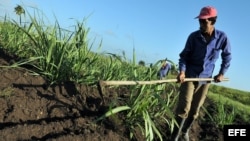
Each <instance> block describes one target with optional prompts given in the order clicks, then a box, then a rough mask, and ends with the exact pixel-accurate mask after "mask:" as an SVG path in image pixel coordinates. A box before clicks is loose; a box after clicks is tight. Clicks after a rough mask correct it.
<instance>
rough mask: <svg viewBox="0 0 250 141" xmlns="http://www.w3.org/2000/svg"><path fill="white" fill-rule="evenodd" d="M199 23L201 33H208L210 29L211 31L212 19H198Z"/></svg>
mask: <svg viewBox="0 0 250 141" xmlns="http://www.w3.org/2000/svg"><path fill="white" fill-rule="evenodd" d="M199 23H200V30H201V32H203V33H209V32H210V31H211V29H213V24H212V23H213V21H212V19H210V18H208V19H199Z"/></svg>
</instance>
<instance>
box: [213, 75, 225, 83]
mask: <svg viewBox="0 0 250 141" xmlns="http://www.w3.org/2000/svg"><path fill="white" fill-rule="evenodd" d="M223 79H224V76H223V74H218V75H215V76H214V82H215V83H219V82H221V81H222V80H223Z"/></svg>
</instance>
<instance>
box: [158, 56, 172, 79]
mask: <svg viewBox="0 0 250 141" xmlns="http://www.w3.org/2000/svg"><path fill="white" fill-rule="evenodd" d="M170 69H171V64H170V63H168V62H167V59H165V60H162V61H161V68H160V70H159V72H158V76H159V79H160V80H162V79H163V78H164V77H166V76H167V75H168V72H169V71H170Z"/></svg>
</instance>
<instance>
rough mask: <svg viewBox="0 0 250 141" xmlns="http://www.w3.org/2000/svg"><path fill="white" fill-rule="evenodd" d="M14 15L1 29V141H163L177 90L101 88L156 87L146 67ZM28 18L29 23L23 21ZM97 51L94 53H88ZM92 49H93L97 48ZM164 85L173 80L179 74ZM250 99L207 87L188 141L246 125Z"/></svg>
mask: <svg viewBox="0 0 250 141" xmlns="http://www.w3.org/2000/svg"><path fill="white" fill-rule="evenodd" d="M15 10H19V11H16V12H17V14H18V15H19V16H20V21H18V22H16V21H13V20H12V19H9V18H8V17H4V18H3V19H1V22H0V78H1V79H0V106H1V109H0V139H1V140H3V141H52V140H56V141H68V140H72V141H153V140H154V141H158V140H159V141H167V140H169V137H170V135H171V131H172V129H173V126H174V122H175V121H174V116H173V110H174V106H175V103H176V101H177V98H178V87H179V84H178V83H164V84H150V85H132V86H124V85H122V86H103V85H100V83H99V81H100V80H106V81H109V80H119V81H123V80H133V81H138V80H139V81H151V80H158V77H157V72H158V70H159V62H160V61H161V60H159V61H158V62H155V63H152V64H150V65H149V66H147V65H145V62H144V61H143V60H140V61H139V63H138V61H137V60H136V53H135V51H134V50H133V57H132V59H131V60H130V59H128V58H127V57H126V54H125V53H123V54H122V55H119V54H113V53H102V52H100V50H101V46H102V41H100V43H93V42H94V41H93V42H92V40H90V39H89V38H88V36H87V35H88V32H89V28H87V27H85V26H84V25H85V24H84V22H85V21H83V22H77V23H76V25H75V26H74V27H75V28H74V29H75V31H71V30H67V29H62V28H61V27H60V25H59V23H57V22H56V23H55V25H53V26H52V25H48V26H47V25H44V23H45V22H43V19H44V18H41V17H42V16H37V17H38V18H39V17H40V18H41V19H37V17H36V16H33V15H30V13H28V12H24V9H22V7H21V6H18V8H17V9H15ZM22 14H26V17H29V18H27V19H26V20H27V21H22V20H21V19H22V17H23V15H22ZM93 46H95V48H97V51H93V50H92V47H93ZM96 46H97V47H96ZM168 61H169V62H170V63H172V65H173V67H172V69H171V72H170V74H169V76H168V78H176V74H177V70H178V69H177V67H176V65H175V64H174V62H172V61H171V60H168ZM249 101H250V93H249V92H243V91H239V90H233V89H230V88H225V87H219V86H215V85H212V86H211V87H210V90H209V93H208V98H207V99H206V101H205V104H204V106H203V107H202V110H201V112H200V116H199V118H198V119H197V120H196V121H195V122H194V124H193V126H192V129H191V130H190V133H191V135H190V139H191V141H222V140H223V125H226V124H246V123H249V121H250V120H249V119H250V105H249Z"/></svg>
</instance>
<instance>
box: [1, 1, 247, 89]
mask: <svg viewBox="0 0 250 141" xmlns="http://www.w3.org/2000/svg"><path fill="white" fill-rule="evenodd" d="M17 5H21V6H24V7H35V8H37V9H39V10H41V11H42V12H43V13H44V15H45V16H46V17H47V18H48V20H49V21H50V22H51V23H52V24H53V23H54V21H55V18H56V20H57V21H58V22H59V24H60V25H61V27H64V28H69V29H70V27H72V25H76V21H80V22H82V21H83V20H85V23H86V27H87V28H89V29H90V31H89V35H88V38H89V39H90V40H94V41H93V42H95V43H96V44H98V43H100V42H101V40H102V51H103V52H110V53H115V54H122V52H125V55H126V56H127V57H128V58H131V57H132V54H133V49H135V53H136V59H137V62H139V61H140V60H143V61H144V62H145V63H146V64H150V63H155V62H156V61H158V60H160V59H165V58H168V59H169V60H171V61H173V62H174V63H176V64H177V63H178V59H179V53H180V52H181V51H182V49H183V48H184V46H185V43H186V40H187V37H188V35H189V34H190V33H191V32H193V31H195V30H197V29H199V23H198V20H197V19H195V17H196V16H198V15H199V12H200V10H201V8H202V7H204V6H208V5H210V6H214V7H215V8H216V9H217V11H218V18H217V22H216V24H215V28H216V29H219V30H222V31H224V32H225V33H226V34H227V36H228V38H229V40H230V44H231V47H232V61H231V66H230V68H229V70H228V71H227V72H226V74H225V76H224V77H226V78H229V81H228V82H221V83H219V85H222V86H225V87H230V88H234V89H239V90H243V91H248V92H250V84H248V83H250V73H249V72H248V70H250V67H249V65H248V63H247V62H248V61H249V60H250V59H247V58H248V57H249V55H250V42H249V41H250V36H249V33H250V27H249V25H250V16H249V13H250V8H249V6H250V1H248V0H241V1H239V0H154V1H153V0H0V16H3V15H5V14H7V15H8V16H10V17H13V19H14V18H16V20H17V17H15V16H14V15H15V12H14V8H15V7H16V6H17ZM220 64H221V60H220V59H219V60H218V61H217V63H216V68H215V70H214V73H213V75H216V74H217V73H218V70H219V68H220Z"/></svg>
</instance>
